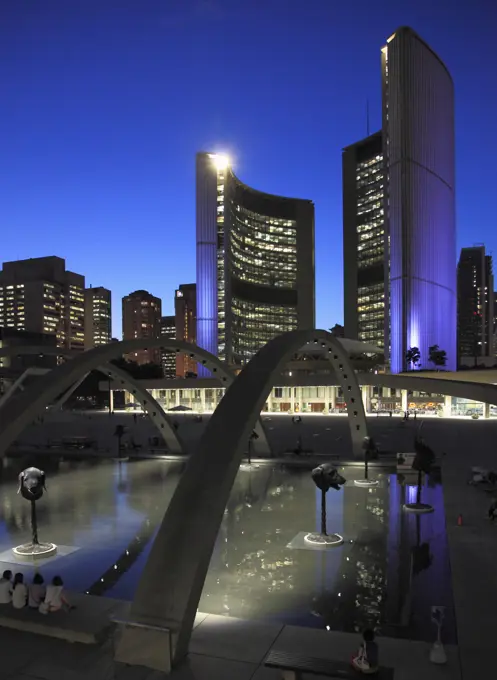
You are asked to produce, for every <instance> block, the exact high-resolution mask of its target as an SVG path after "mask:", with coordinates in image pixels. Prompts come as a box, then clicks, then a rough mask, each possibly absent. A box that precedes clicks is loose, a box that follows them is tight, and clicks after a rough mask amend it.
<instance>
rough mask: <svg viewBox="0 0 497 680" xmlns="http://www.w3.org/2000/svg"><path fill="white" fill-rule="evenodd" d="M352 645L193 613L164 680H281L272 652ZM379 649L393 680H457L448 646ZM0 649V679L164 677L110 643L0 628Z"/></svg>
mask: <svg viewBox="0 0 497 680" xmlns="http://www.w3.org/2000/svg"><path fill="white" fill-rule="evenodd" d="M114 602H115V601H114ZM114 602H113V603H112V605H114ZM73 614H74V615H76V612H71V614H70V616H72V615H73ZM358 645H359V637H358V636H357V635H352V634H349V633H335V632H327V631H321V630H315V629H311V628H299V627H297V626H282V625H280V624H271V623H261V622H256V621H245V620H241V619H235V618H228V617H225V616H215V615H212V614H211V615H207V614H200V613H199V614H198V615H197V619H196V622H195V629H194V632H193V636H192V640H191V644H190V655H189V658H188V661H187V663H185V665H184V666H182V667H181V668H179V669H178V670H177V671H175V672H174V673H173V674H172V675H171V676H169V677H171V678H176V679H177V680H277V679H279V678H280V677H281V674H280V673H279V671H277V670H272V669H268V668H265V667H264V666H263V665H262V664H263V662H264V659H265V657H266V655H267V653H268V652H269V650H270V649H271V648H272V647H275V648H277V649H279V650H282V651H288V652H290V651H292V652H295V651H296V650H298V651H299V652H300V653H302V654H304V655H308V656H316V657H319V658H324V659H334V660H339V661H349V660H350V658H351V657H352V654H353V653H354V652H355V651H356V650H357V648H358ZM379 645H380V655H381V663H382V665H384V666H390V667H392V668H394V670H395V680H419V679H420V678H422V679H423V680H444V679H446V680H460V677H461V676H460V672H459V662H458V654H457V648H455V647H450V646H448V647H446V652H447V656H448V664H447V666H443V667H439V666H434V665H433V664H432V663H430V661H429V659H428V655H429V650H430V645H428V644H426V643H424V642H412V641H409V640H394V639H392V638H381V639H379ZM0 649H1V650H2V663H1V664H0V680H88V678H91V680H114V679H115V680H159V679H160V678H163V677H165V676H163V675H162V674H161V673H157V672H152V671H149V670H147V669H145V668H136V667H135V668H129V667H125V666H122V665H121V664H115V663H114V662H113V659H112V655H113V641H112V639H111V638H109V639H108V640H107V641H106V642H105V643H104V644H102V645H100V646H97V645H88V644H78V643H73V644H71V643H68V642H63V641H61V640H58V639H54V638H49V637H45V636H41V635H33V634H31V633H25V632H20V631H13V630H8V629H5V628H0ZM473 677H478V676H473Z"/></svg>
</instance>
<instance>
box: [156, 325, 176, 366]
mask: <svg viewBox="0 0 497 680" xmlns="http://www.w3.org/2000/svg"><path fill="white" fill-rule="evenodd" d="M160 334H161V335H163V336H164V337H165V338H168V339H169V340H176V317H175V316H174V315H171V316H162V317H161V320H160ZM161 364H162V372H163V374H164V378H176V352H175V351H174V350H173V351H172V352H168V351H167V350H164V351H162V352H161Z"/></svg>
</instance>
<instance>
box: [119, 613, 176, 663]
mask: <svg viewBox="0 0 497 680" xmlns="http://www.w3.org/2000/svg"><path fill="white" fill-rule="evenodd" d="M116 623H117V624H118V631H117V633H116V636H117V637H118V640H116V648H115V654H114V659H115V661H118V662H120V663H124V664H126V665H127V666H144V667H145V668H150V669H151V670H155V671H162V672H163V673H166V674H167V673H170V672H171V670H172V655H173V652H172V635H171V631H170V630H169V629H168V628H160V627H158V626H146V625H142V624H138V623H130V622H125V621H117V622H116Z"/></svg>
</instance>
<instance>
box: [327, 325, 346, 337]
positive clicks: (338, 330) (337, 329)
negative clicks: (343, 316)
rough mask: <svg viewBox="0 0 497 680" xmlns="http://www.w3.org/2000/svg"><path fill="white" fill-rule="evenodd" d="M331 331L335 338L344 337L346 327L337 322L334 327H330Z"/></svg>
mask: <svg viewBox="0 0 497 680" xmlns="http://www.w3.org/2000/svg"><path fill="white" fill-rule="evenodd" d="M330 333H331V334H332V335H334V336H335V338H344V337H345V329H344V327H343V326H341V325H340V324H339V323H336V324H335V325H334V326H333V328H330Z"/></svg>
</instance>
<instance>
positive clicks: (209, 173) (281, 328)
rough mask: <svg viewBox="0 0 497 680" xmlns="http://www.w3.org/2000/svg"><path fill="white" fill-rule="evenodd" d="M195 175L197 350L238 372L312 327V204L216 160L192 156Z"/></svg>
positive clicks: (216, 156)
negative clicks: (245, 180) (269, 347)
mask: <svg viewBox="0 0 497 680" xmlns="http://www.w3.org/2000/svg"><path fill="white" fill-rule="evenodd" d="M196 174H197V344H198V345H199V346H200V347H202V348H204V349H206V350H208V351H209V352H212V353H213V354H215V355H217V356H218V357H219V358H220V359H222V360H223V361H226V362H228V363H229V364H231V365H234V366H240V367H241V366H243V365H245V364H246V363H247V362H248V361H250V359H251V358H252V357H253V356H254V354H255V353H256V352H257V351H258V350H259V349H260V348H261V347H262V346H263V345H265V344H266V343H267V342H269V340H271V339H272V338H274V337H275V336H277V335H279V334H281V333H285V332H287V331H291V330H295V329H308V328H314V205H313V203H312V201H306V200H302V199H294V198H284V197H282V196H273V195H271V194H265V193H262V192H260V191H256V190H255V189H252V188H250V187H248V186H246V185H245V184H242V182H240V180H239V179H238V178H237V177H236V176H235V174H234V173H233V171H232V169H231V167H230V164H229V160H228V159H227V158H226V157H225V156H222V155H219V154H212V153H199V154H197V167H196ZM199 370H200V373H199V374H200V375H203V374H205V371H202V369H201V367H199Z"/></svg>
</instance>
